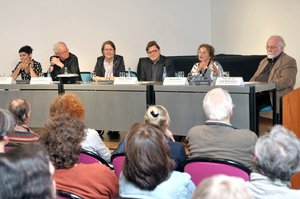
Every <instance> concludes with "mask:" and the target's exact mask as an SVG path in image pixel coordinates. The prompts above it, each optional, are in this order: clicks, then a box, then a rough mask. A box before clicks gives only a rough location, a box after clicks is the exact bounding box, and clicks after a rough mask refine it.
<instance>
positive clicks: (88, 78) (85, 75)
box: [80, 72, 92, 82]
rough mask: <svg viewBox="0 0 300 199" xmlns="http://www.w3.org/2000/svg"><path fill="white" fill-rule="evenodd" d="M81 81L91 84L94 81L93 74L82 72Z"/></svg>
mask: <svg viewBox="0 0 300 199" xmlns="http://www.w3.org/2000/svg"><path fill="white" fill-rule="evenodd" d="M80 76H81V80H82V81H83V82H90V81H92V76H91V72H80Z"/></svg>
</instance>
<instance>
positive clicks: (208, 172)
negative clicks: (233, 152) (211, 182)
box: [184, 158, 251, 186]
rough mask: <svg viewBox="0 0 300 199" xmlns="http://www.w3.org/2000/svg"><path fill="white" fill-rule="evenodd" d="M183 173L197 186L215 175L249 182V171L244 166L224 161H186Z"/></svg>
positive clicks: (209, 159) (206, 159) (207, 159)
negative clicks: (238, 178)
mask: <svg viewBox="0 0 300 199" xmlns="http://www.w3.org/2000/svg"><path fill="white" fill-rule="evenodd" d="M184 172H186V173H188V174H190V175H191V177H192V181H193V182H194V184H195V185H196V186H197V185H198V184H199V183H200V182H201V181H202V180H204V179H205V178H208V177H211V176H213V175H217V174H224V175H228V176H235V177H240V178H242V179H244V180H245V181H249V175H250V173H251V171H250V170H249V169H248V168H247V167H245V166H244V165H242V164H240V163H238V162H235V161H232V160H225V159H211V158H196V159H191V160H187V161H186V163H185V166H184Z"/></svg>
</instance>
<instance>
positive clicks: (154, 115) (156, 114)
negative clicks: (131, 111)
mask: <svg viewBox="0 0 300 199" xmlns="http://www.w3.org/2000/svg"><path fill="white" fill-rule="evenodd" d="M150 113H151V115H152V116H153V117H157V116H158V115H159V114H158V113H154V111H151V112H150Z"/></svg>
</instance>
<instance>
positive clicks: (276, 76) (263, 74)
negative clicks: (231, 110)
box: [250, 35, 297, 113]
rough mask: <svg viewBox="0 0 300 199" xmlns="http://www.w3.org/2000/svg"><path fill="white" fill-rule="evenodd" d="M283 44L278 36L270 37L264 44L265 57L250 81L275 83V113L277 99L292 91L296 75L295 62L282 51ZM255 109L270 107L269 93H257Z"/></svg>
mask: <svg viewBox="0 0 300 199" xmlns="http://www.w3.org/2000/svg"><path fill="white" fill-rule="evenodd" d="M284 47H285V42H284V40H283V38H282V37H281V36H279V35H273V36H271V37H270V38H269V39H268V41H267V44H266V50H267V57H266V58H264V59H263V60H262V61H261V62H260V63H259V65H258V68H257V70H256V72H255V74H254V75H253V77H252V78H251V79H250V81H258V82H268V83H276V94H277V113H278V112H279V99H280V97H282V96H283V95H286V94H287V93H289V92H290V91H292V90H293V89H294V86H295V82H296V75H297V63H296V60H295V59H294V58H292V57H290V56H289V55H287V54H286V53H285V52H283V51H284ZM256 97H257V98H256V107H257V110H258V111H259V110H260V109H261V108H264V107H266V106H269V105H271V102H270V99H271V98H270V95H269V92H262V93H258V94H257V96H256Z"/></svg>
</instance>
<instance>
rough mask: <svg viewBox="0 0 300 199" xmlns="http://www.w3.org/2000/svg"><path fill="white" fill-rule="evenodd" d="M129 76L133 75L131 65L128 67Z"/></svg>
mask: <svg viewBox="0 0 300 199" xmlns="http://www.w3.org/2000/svg"><path fill="white" fill-rule="evenodd" d="M127 77H131V68H130V67H128V75H127Z"/></svg>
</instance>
